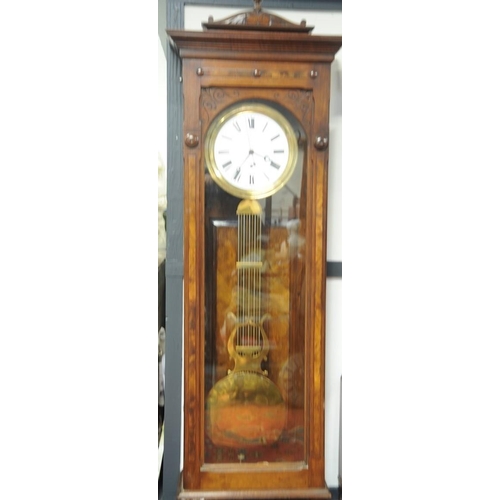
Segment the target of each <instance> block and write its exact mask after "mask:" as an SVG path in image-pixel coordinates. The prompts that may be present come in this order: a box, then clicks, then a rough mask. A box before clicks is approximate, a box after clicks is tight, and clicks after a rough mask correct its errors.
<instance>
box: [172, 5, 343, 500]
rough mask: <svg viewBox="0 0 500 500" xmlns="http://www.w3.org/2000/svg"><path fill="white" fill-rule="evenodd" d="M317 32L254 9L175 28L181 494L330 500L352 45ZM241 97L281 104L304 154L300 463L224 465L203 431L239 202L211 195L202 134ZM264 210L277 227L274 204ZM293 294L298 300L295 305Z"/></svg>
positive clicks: (293, 317)
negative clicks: (336, 243)
mask: <svg viewBox="0 0 500 500" xmlns="http://www.w3.org/2000/svg"><path fill="white" fill-rule="evenodd" d="M311 30H312V28H310V27H307V26H306V25H305V22H303V23H301V24H300V25H296V24H292V23H290V22H288V21H286V20H284V19H282V18H280V17H278V16H274V15H272V14H269V13H267V12H265V11H264V10H262V9H261V8H260V5H259V3H258V2H256V3H255V7H254V9H253V11H249V12H244V13H241V14H237V15H236V16H232V17H230V18H227V19H224V20H222V21H219V22H214V21H213V20H212V19H210V20H209V22H208V23H204V24H203V31H184V30H168V31H167V32H168V35H169V37H170V41H171V43H172V44H173V45H174V47H175V50H176V52H177V54H178V56H179V57H180V58H181V60H182V86H183V94H184V124H183V141H184V152H183V157H184V165H183V169H184V460H183V464H184V465H183V471H182V473H181V479H180V486H179V493H178V498H185V499H195V498H198V499H201V498H214V499H215V498H221V499H222V498H226V499H234V498H261V499H264V498H304V499H306V498H307V499H311V498H330V493H329V491H328V489H327V487H326V484H325V479H324V473H325V470H324V469H325V461H324V427H325V422H324V392H325V386H324V372H325V359H324V358H325V286H326V285H325V283H326V233H325V231H326V215H327V199H326V194H327V193H326V191H327V171H328V155H329V153H328V146H329V144H328V137H329V101H330V74H331V63H332V61H333V60H334V57H335V54H336V52H337V51H338V50H339V49H340V47H341V44H342V39H341V37H333V36H314V35H312V34H311ZM241 101H249V102H252V101H256V102H266V103H272V104H273V105H275V106H276V107H277V108H278V109H279V110H280V111H281V112H283V113H284V114H286V115H287V116H290V119H291V120H292V122H293V123H294V125H295V127H296V130H297V136H298V137H297V139H298V141H299V144H300V145H301V148H302V152H303V156H302V165H301V169H302V170H301V187H300V193H298V198H300V203H298V204H297V206H296V207H294V210H296V213H295V215H296V217H297V218H298V219H300V221H301V223H302V224H301V228H302V229H301V231H302V233H301V236H302V238H303V240H304V241H305V242H306V245H307V251H306V252H304V256H303V259H302V261H301V263H300V266H299V267H298V268H297V267H296V268H295V270H294V273H291V272H290V275H289V276H288V277H287V278H286V280H287V281H286V284H287V287H288V289H289V292H288V295H287V297H289V302H290V305H289V306H287V307H288V309H287V310H288V314H289V325H290V327H289V333H288V334H287V340H286V342H287V344H286V350H287V352H288V353H291V354H300V356H301V359H302V363H303V366H302V373H303V374H302V385H303V388H302V392H301V394H302V406H301V412H300V418H301V423H302V427H303V440H302V441H301V447H300V448H299V456H298V458H297V457H295V456H294V458H293V460H287V459H286V457H285V458H283V457H284V456H285V455H283V456H281V458H279V459H277V460H275V461H273V460H272V459H268V458H269V456H273V455H272V454H269V453H268V454H267V455H266V453H267V452H265V453H264V455H263V456H264V458H265V459H264V460H258V459H255V460H253V461H249V462H248V463H247V462H246V461H243V462H242V460H241V457H242V456H243V457H244V456H245V453H246V451H245V453H241V452H240V454H239V455H238V456H240V460H239V461H238V460H226V458H224V457H225V456H224V455H223V454H222V452H221V450H220V449H219V450H218V453H219V454H220V456H222V458H221V459H219V460H216V459H212V458H210V455H209V451H210V450H208V444H207V438H206V432H205V427H204V426H205V404H206V398H207V392H208V390H209V387H210V385H211V384H212V383H213V381H214V380H215V379H216V378H217V376H218V375H217V370H218V368H217V366H215V367H214V368H213V369H211V370H207V359H208V360H209V363H212V365H217V363H219V361H217V360H215V361H214V359H212V358H213V357H214V356H215V355H214V354H213V353H214V352H216V351H217V349H219V350H220V347H221V346H220V345H217V341H216V340H214V341H213V342H212V340H210V339H211V336H210V334H207V331H208V330H210V329H212V328H214V326H215V324H216V322H217V320H216V319H215V317H216V316H217V314H218V313H217V308H218V307H220V305H219V306H218V305H217V304H212V303H211V302H210V297H213V296H216V294H217V286H220V285H218V284H217V283H218V281H217V280H218V279H219V281H220V279H221V278H220V276H221V275H220V273H222V272H223V271H218V268H217V266H219V267H221V268H222V267H223V265H222V263H220V261H221V260H223V259H224V254H223V252H222V251H220V250H218V249H219V248H221V245H222V242H224V241H230V239H231V229H230V228H231V221H232V218H231V214H234V212H235V210H236V207H237V202H238V200H235V199H234V198H233V197H232V196H229V195H227V194H226V193H224V192H222V191H217V192H216V193H215V195H214V194H213V192H210V191H211V190H212V191H213V189H216V187H214V186H213V185H212V183H210V179H209V177H208V176H207V172H206V166H205V157H204V143H205V141H204V137H205V134H206V132H207V129H208V127H209V125H210V123H211V122H212V121H213V120H214V118H215V117H216V116H217V115H218V114H219V113H220V112H221V111H222V110H224V109H226V108H228V107H229V106H231V105H234V104H236V103H238V102H241ZM209 197H211V198H210V199H211V201H210V203H208V202H207V199H208V198H209ZM265 211H266V214H265V217H266V220H267V219H269V218H270V217H271V215H270V214H268V213H267V205H266V207H265ZM221 221H225V223H223V222H221ZM276 231H278V229H276ZM270 234H271V233H270ZM272 234H279V233H278V232H275V233H272ZM221 252H222V253H221ZM299 274H300V276H301V279H300V284H297V283H298V280H297V278H296V276H298V275H299ZM218 276H219V278H218ZM227 276H228V277H227V278H224V277H223V279H230V278H229V276H230V273H229V271H228V274H227ZM294 276H295V277H294ZM270 286H272V285H270ZM294 297H300V298H297V300H299V301H300V304H299V305H297V307H295V305H294V304H293V300H295V299H294ZM207 304H208V305H207ZM294 325H300V328H299V327H295V326H294ZM275 335H278V334H275ZM270 336H271V334H270ZM277 356H278V355H277V354H274V358H275V359H276V358H277ZM219 364H220V363H219ZM219 368H220V367H219ZM274 447H275V448H276V445H275V446H274ZM277 449H278V452H277V453H278V456H280V455H279V453H280V451H279V447H278V448H277ZM237 451H238V450H236V451H235V453H236V452H237ZM214 456H215V455H214ZM256 456H257V455H256ZM291 456H293V455H291Z"/></svg>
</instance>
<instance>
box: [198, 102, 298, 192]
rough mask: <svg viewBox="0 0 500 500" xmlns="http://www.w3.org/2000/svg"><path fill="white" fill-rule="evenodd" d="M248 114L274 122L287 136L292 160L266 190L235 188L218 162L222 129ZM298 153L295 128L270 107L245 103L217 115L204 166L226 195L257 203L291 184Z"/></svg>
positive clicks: (206, 149)
mask: <svg viewBox="0 0 500 500" xmlns="http://www.w3.org/2000/svg"><path fill="white" fill-rule="evenodd" d="M245 113H261V114H264V115H266V116H268V117H269V118H270V119H272V120H274V121H275V122H276V123H277V124H278V125H279V126H280V127H281V128H282V129H283V131H284V132H285V136H286V140H287V142H288V150H289V156H288V161H287V164H286V165H285V168H284V169H283V171H282V172H281V175H280V176H279V178H278V179H277V180H276V181H275V182H273V183H272V184H270V185H269V186H268V187H266V188H265V189H262V188H256V189H241V188H238V187H236V186H234V185H233V184H231V183H229V182H228V181H227V180H226V178H225V177H224V176H223V175H222V173H221V171H220V169H219V167H218V166H217V164H216V162H215V154H214V145H215V140H216V138H217V136H218V134H219V132H220V130H221V128H222V127H223V125H224V124H225V123H226V121H227V120H229V119H230V118H233V117H234V116H235V115H238V114H245ZM298 150H299V148H298V143H297V137H296V136H295V132H294V130H293V128H292V125H291V124H290V122H289V121H288V119H287V118H285V116H284V115H283V114H282V113H280V112H279V111H278V110H277V109H275V108H273V107H272V106H270V105H268V104H263V103H261V102H248V101H245V102H243V103H238V104H236V105H234V106H231V107H229V108H227V109H225V110H224V111H223V112H222V113H220V114H219V115H217V116H216V117H215V119H214V120H213V121H212V123H211V124H210V126H209V128H208V131H207V135H206V141H205V162H206V165H207V168H208V171H209V173H210V176H211V177H212V179H213V180H214V182H215V183H216V184H217V185H218V186H219V187H221V188H222V189H224V191H227V192H228V193H230V194H232V195H233V196H236V197H238V198H242V199H254V200H258V199H262V198H267V197H268V196H271V195H273V194H274V193H276V192H277V191H279V190H280V189H281V188H282V187H283V186H284V185H285V184H286V183H287V182H288V181H289V180H290V177H291V176H292V174H293V171H294V170H295V167H296V165H297V158H298Z"/></svg>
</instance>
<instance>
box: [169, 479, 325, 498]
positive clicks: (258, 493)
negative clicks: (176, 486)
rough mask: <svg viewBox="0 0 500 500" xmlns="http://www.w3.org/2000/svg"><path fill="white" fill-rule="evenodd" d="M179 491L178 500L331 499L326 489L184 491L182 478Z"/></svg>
mask: <svg viewBox="0 0 500 500" xmlns="http://www.w3.org/2000/svg"><path fill="white" fill-rule="evenodd" d="M180 483H181V485H180V490H179V493H178V495H177V499H178V500H204V499H205V500H206V499H211V500H236V499H242V500H243V499H248V500H250V499H260V500H271V499H280V498H281V499H287V498H290V499H295V500H310V499H311V500H312V499H315V498H325V499H326V498H328V499H330V498H332V495H331V493H330V491H329V490H328V488H327V487H326V485H325V487H324V488H301V489H293V490H291V489H290V490H286V489H281V490H239V491H236V490H234V491H233V490H225V491H222V490H219V491H197V490H184V489H183V487H182V477H181V481H180Z"/></svg>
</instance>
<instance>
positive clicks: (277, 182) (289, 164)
mask: <svg viewBox="0 0 500 500" xmlns="http://www.w3.org/2000/svg"><path fill="white" fill-rule="evenodd" d="M205 159H206V162H207V167H208V170H209V172H210V174H211V176H212V178H213V179H214V181H215V182H216V183H217V184H218V185H219V186H220V187H221V188H223V189H225V190H226V191H228V192H229V193H231V194H233V195H235V196H238V197H240V198H253V199H259V198H265V197H267V196H270V195H272V194H273V193H275V192H276V191H278V190H279V189H281V188H282V187H283V185H284V184H285V183H286V182H287V181H288V180H289V179H290V176H291V175H292V172H293V170H294V168H295V164H296V162H297V139H296V137H295V134H294V132H293V129H292V127H291V125H290V123H289V122H288V120H287V119H286V118H285V117H284V116H283V115H282V114H281V113H279V112H278V111H276V110H275V109H274V108H272V107H270V106H267V105H264V104H260V103H250V104H249V103H245V104H240V105H237V106H235V107H232V108H231V109H230V110H229V111H226V112H224V113H222V115H219V117H217V118H216V119H215V120H214V122H213V123H212V125H211V126H210V127H209V130H208V132H207V141H206V145H205Z"/></svg>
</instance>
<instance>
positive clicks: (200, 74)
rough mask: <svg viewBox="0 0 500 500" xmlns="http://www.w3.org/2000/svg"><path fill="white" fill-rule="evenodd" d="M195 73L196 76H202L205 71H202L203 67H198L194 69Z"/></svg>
mask: <svg viewBox="0 0 500 500" xmlns="http://www.w3.org/2000/svg"><path fill="white" fill-rule="evenodd" d="M196 74H197V75H198V76H203V75H204V74H205V72H204V71H203V68H198V69H197V70H196Z"/></svg>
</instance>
